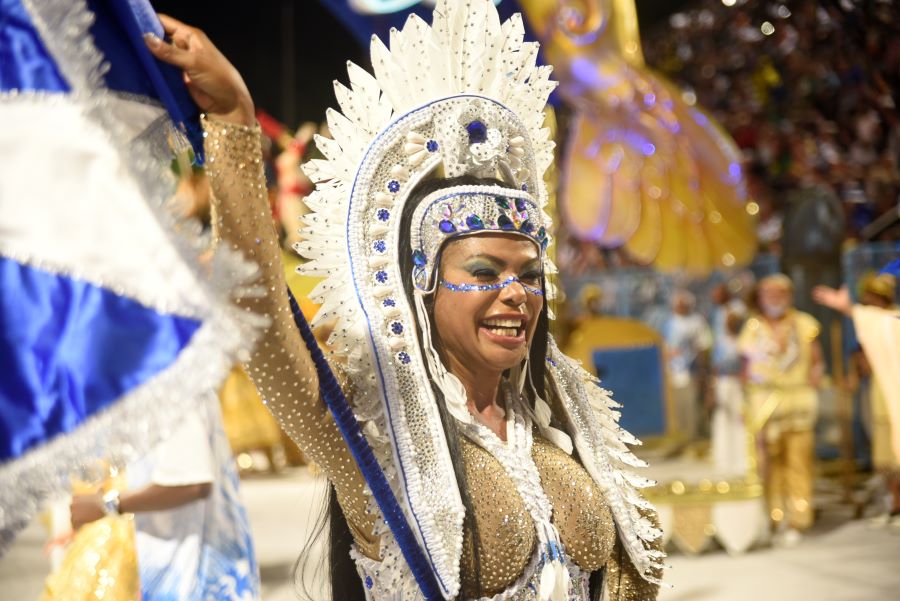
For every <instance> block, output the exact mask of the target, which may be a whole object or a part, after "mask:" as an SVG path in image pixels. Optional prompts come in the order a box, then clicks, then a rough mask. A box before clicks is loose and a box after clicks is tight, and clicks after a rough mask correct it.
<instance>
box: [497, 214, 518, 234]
mask: <svg viewBox="0 0 900 601" xmlns="http://www.w3.org/2000/svg"><path fill="white" fill-rule="evenodd" d="M497 225H498V226H499V227H500V229H501V230H514V229H516V224H515V223H513V222H512V219H510V218H509V217H507V216H506V215H504V214H503V213H500V216H499V217H497Z"/></svg>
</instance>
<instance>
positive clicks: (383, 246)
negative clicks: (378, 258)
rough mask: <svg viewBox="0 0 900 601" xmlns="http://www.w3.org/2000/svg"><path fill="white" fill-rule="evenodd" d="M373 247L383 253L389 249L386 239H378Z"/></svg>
mask: <svg viewBox="0 0 900 601" xmlns="http://www.w3.org/2000/svg"><path fill="white" fill-rule="evenodd" d="M372 248H374V249H375V251H376V252H380V253H383V252H384V251H386V250H387V243H386V242H385V241H384V240H376V241H375V242H373V243H372Z"/></svg>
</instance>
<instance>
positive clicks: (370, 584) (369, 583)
mask: <svg viewBox="0 0 900 601" xmlns="http://www.w3.org/2000/svg"><path fill="white" fill-rule="evenodd" d="M373 586H375V583H374V582H373V581H372V577H371V576H366V588H372V587H373Z"/></svg>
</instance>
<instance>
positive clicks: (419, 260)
mask: <svg viewBox="0 0 900 601" xmlns="http://www.w3.org/2000/svg"><path fill="white" fill-rule="evenodd" d="M413 263H415V265H416V267H425V264H426V263H428V258H427V257H426V256H425V253H423V252H422V251H421V250H418V249H416V250H414V251H413Z"/></svg>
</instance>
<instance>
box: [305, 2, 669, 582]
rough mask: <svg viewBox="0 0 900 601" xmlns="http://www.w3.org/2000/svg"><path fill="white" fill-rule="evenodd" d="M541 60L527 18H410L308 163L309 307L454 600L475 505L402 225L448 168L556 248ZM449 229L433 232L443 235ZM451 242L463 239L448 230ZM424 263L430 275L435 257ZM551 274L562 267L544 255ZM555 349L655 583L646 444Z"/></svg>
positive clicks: (572, 414) (565, 398)
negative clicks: (404, 264)
mask: <svg viewBox="0 0 900 601" xmlns="http://www.w3.org/2000/svg"><path fill="white" fill-rule="evenodd" d="M537 54H538V45H537V44H536V43H531V42H525V41H524V28H523V25H522V20H521V17H520V16H519V15H515V16H513V17H512V18H511V19H509V20H508V21H506V22H504V23H502V24H501V23H500V20H499V17H498V14H497V11H496V9H495V7H494V5H493V3H492V2H491V1H490V0H461V1H439V2H438V3H437V7H436V9H435V12H434V19H433V24H432V26H431V27H429V26H428V25H427V24H426V23H425V22H424V21H422V20H421V19H420V18H418V17H417V16H415V15H411V16H410V17H409V19H408V20H407V22H406V24H405V26H404V27H403V29H402V30H400V31H397V30H392V31H391V35H390V48H387V47H385V46H384V44H383V43H382V42H381V41H380V40H379V39H378V38H376V37H373V39H372V44H371V58H372V65H373V68H374V71H375V74H374V76H373V75H371V74H369V73H368V72H366V71H365V70H363V69H362V68H360V67H358V66H357V65H354V64H353V63H348V73H349V77H350V87H349V88H347V87H345V86H344V85H342V84H340V83H338V82H335V94H336V96H337V99H338V102H339V104H340V107H341V112H338V111H335V110H331V109H329V111H328V113H327V120H328V126H329V129H330V131H331V135H332V136H333V139H328V138H324V137H318V138H317V139H316V142H317V145H318V148H319V149H320V150H321V151H322V153H323V154H324V155H325V159H324V160H313V161H311V162H309V163H307V164H306V165H305V167H304V170H305V171H306V173H307V175H308V176H309V177H310V179H312V180H313V181H314V182H315V183H316V189H315V191H314V192H313V193H312V194H311V195H310V196H309V197H308V198H307V200H306V203H307V205H308V206H309V208H310V209H311V211H312V212H311V213H310V214H308V215H307V216H305V218H304V219H305V222H306V226H305V228H304V229H303V230H302V232H301V233H302V235H303V237H304V241H303V242H301V243H299V244H298V245H297V246H296V248H297V250H298V252H300V254H301V255H303V256H304V257H306V258H307V259H309V262H308V263H306V264H305V265H303V266H302V267H301V271H302V272H303V273H305V274H308V275H313V276H319V277H324V280H323V281H322V282H321V283H320V284H319V286H318V287H317V288H316V289H315V290H314V291H313V293H312V295H311V296H312V299H313V300H314V301H316V302H319V303H321V305H322V306H321V309H320V310H319V313H318V314H317V315H316V317H315V319H314V320H313V326H314V327H315V326H317V325H320V324H323V323H331V322H333V323H334V324H335V327H334V330H333V334H332V336H331V338H330V340H329V344H330V346H331V347H332V348H333V349H334V350H335V352H337V353H342V354H345V355H347V356H348V361H347V364H348V365H349V368H350V376H351V378H352V379H353V381H354V385H355V390H356V392H355V395H354V398H353V404H354V407H353V408H354V412H355V413H356V415H357V418H358V419H359V420H360V421H362V422H364V423H366V426H365V428H364V432H365V433H366V436H367V438H368V439H369V443H370V444H371V446H372V447H373V449H374V450H375V453H376V456H377V457H378V459H379V462H380V464H381V466H382V468H383V469H384V470H385V472H386V473H387V475H388V477H389V479H390V480H391V482H392V484H393V487H394V492H395V494H396V495H397V497H398V499H400V500H401V502H402V503H404V504H405V510H406V511H407V513H408V518H409V522H410V525H411V526H412V527H413V529H414V531H415V532H416V534H417V536H418V538H419V539H420V541H421V543H422V544H423V546H424V548H425V551H426V555H427V556H428V557H429V561H430V562H431V564H432V568H433V570H434V572H435V575H436V576H437V580H438V582H439V583H440V586H441V587H442V588H443V592H444V594H445V595H446V596H448V597H452V596H454V595H456V594H457V593H458V591H459V582H460V578H459V564H460V554H461V551H462V538H463V532H462V523H463V516H464V509H463V504H462V501H461V499H460V495H459V492H458V487H457V483H456V479H455V476H454V471H453V466H452V463H451V458H450V456H449V453H448V451H447V444H446V440H445V438H444V431H443V428H442V425H441V420H440V416H439V414H438V410H437V407H436V404H435V402H436V400H435V398H434V394H433V392H432V388H431V387H430V386H427V385H426V386H423V385H422V383H423V382H428V381H429V380H432V381H434V380H436V379H438V375H437V374H434V373H431V372H432V371H434V366H433V361H432V368H431V370H429V367H428V363H427V357H426V356H425V354H426V353H424V352H423V350H422V349H420V348H419V342H418V339H417V336H416V326H417V322H418V321H419V319H421V316H417V311H416V307H415V306H411V305H410V303H409V302H408V301H407V297H406V294H405V293H404V286H403V280H402V278H403V277H409V274H407V275H406V276H404V275H403V274H401V273H400V268H399V263H398V257H399V256H400V253H410V252H413V250H416V249H413V248H410V247H406V248H401V246H400V240H401V239H407V240H408V239H409V233H408V232H406V233H403V235H401V232H400V231H399V222H400V215H401V213H402V211H403V207H404V205H405V203H406V201H407V199H408V198H409V195H410V192H411V191H412V190H413V189H415V187H416V186H417V185H418V184H419V183H420V182H421V181H423V180H424V179H425V178H427V177H430V176H434V175H435V173H436V172H437V171H438V169H439V168H440V172H441V175H442V176H443V177H453V176H457V175H464V174H473V175H477V176H494V177H500V178H502V179H503V180H505V181H506V182H507V184H508V185H510V186H514V187H515V188H516V191H515V193H514V194H513V193H512V191H509V190H508V189H505V188H498V189H496V190H495V189H491V190H485V189H480V190H469V192H472V193H477V194H475V195H476V196H479V200H478V202H481V203H482V204H480V205H478V206H484V204H483V201H484V196H485V194H488V193H490V194H494V193H497V194H503V190H507V191H508V192H510V197H511V198H510V199H507V200H508V201H511V202H512V203H513V205H515V200H516V199H517V198H518V199H522V200H527V206H526V205H522V207H523V211H517V210H516V208H517V207H513V208H509V207H506V208H509V209H510V210H509V213H507V212H506V210H505V208H504V207H503V206H501V209H502V210H492V212H491V215H490V216H489V217H485V216H484V215H478V217H479V221H480V226H481V227H483V228H484V229H497V230H500V229H503V230H509V229H514V230H515V232H516V233H519V234H524V235H528V236H529V237H531V238H532V239H535V240H536V241H537V242H538V243H541V242H542V241H543V240H545V239H546V231H545V230H546V228H547V227H548V226H549V225H550V219H549V217H548V216H547V215H546V214H545V213H544V210H543V208H544V206H545V205H546V202H547V191H546V188H545V185H544V181H543V174H544V171H545V170H546V169H547V167H548V166H549V165H550V162H551V160H552V156H553V155H552V150H553V142H552V141H551V140H550V139H549V138H550V132H549V130H548V129H546V128H544V127H543V123H544V114H543V110H544V107H545V105H546V102H547V98H548V96H549V94H550V92H551V91H552V89H553V88H554V86H555V84H554V82H552V81H550V80H549V75H550V67H546V66H537V64H536V59H537ZM503 202H504V201H503V199H500V200H498V203H500V204H501V205H502V204H503ZM452 209H453V210H454V211H456V213H455V214H454V215H453V216H452V217H449V218H448V219H449V220H450V222H452V223H453V224H454V225H455V226H458V228H462V229H466V228H468V226H469V225H471V223H474V222H471V221H470V222H469V223H467V222H466V219H467V218H468V217H469V216H470V215H469V214H468V213H469V210H470V209H471V206H468V205H465V204H463V205H461V206H459V207H452ZM418 213H419V214H420V215H422V214H430V212H428V211H419V212H418ZM501 214H503V217H502V218H501V217H500V215H501ZM444 217H446V216H443V217H441V218H440V219H437V220H433V221H429V222H428V223H426V224H425V227H434V228H439V226H440V223H439V222H440V221H445V220H446V219H445V218H444ZM507 218H508V219H507ZM454 219H457V221H455V222H454V221H453V220H454ZM526 221H530V222H531V224H530V225H527V224H525V222H526ZM510 223H511V224H512V225H510ZM419 225H422V224H413V227H414V228H415V227H417V226H419ZM447 229H448V230H449V229H450V228H449V226H448V227H447ZM453 233H456V227H455V228H454V232H447V231H444V232H441V234H446V235H452V234H453ZM542 237H543V238H542ZM430 247H431V248H433V247H434V244H431V245H430ZM418 258H421V257H418ZM417 265H419V263H417ZM421 266H422V267H425V268H426V270H428V269H432V268H433V266H434V257H433V256H426V257H425V259H424V263H422V264H421ZM544 267H545V272H547V273H553V272H554V271H555V270H554V267H553V265H552V263H551V262H550V261H549V259H547V258H546V257H544ZM417 317H418V318H419V319H417ZM549 348H550V356H549V357H548V366H549V373H550V376H551V378H552V379H553V381H554V383H555V388H556V393H557V394H558V395H559V397H560V399H561V400H562V405H563V406H564V408H565V411H566V412H567V415H565V416H560V417H561V418H562V419H563V421H565V422H566V424H567V426H568V430H569V434H570V435H571V437H572V439H573V440H574V443H575V446H576V447H577V448H578V451H579V455H580V457H581V459H582V461H583V463H584V464H585V467H586V469H588V471H589V472H590V474H591V475H592V476H593V477H594V478H595V479H596V481H597V482H598V483H599V484H600V486H601V488H602V489H603V490H604V493H605V495H606V500H607V502H609V504H610V506H611V508H612V510H613V514H614V516H615V518H616V521H617V524H618V525H619V530H620V533H621V536H622V540H623V542H624V544H625V546H626V548H627V549H628V552H629V554H630V555H631V557H632V559H633V561H634V563H635V564H636V566H637V567H638V568H639V569H640V570H642V571H643V572H645V573H646V572H647V571H648V570H649V569H650V568H651V567H652V565H653V564H654V563H655V562H656V561H657V560H658V557H656V556H655V555H654V554H653V552H652V551H649V550H648V549H647V548H646V546H645V544H644V541H650V540H652V539H654V538H655V537H657V536H658V535H659V533H658V531H656V530H655V529H654V528H653V527H652V526H651V525H650V524H649V523H648V522H647V521H646V519H645V518H643V517H642V516H641V515H640V513H639V512H638V508H639V507H640V506H645V505H646V502H644V501H643V500H642V499H641V497H640V495H639V494H638V493H637V492H636V491H635V488H634V485H635V484H638V485H640V484H643V482H641V481H640V479H638V478H637V477H635V476H632V475H631V474H630V473H628V472H626V471H624V470H622V469H620V468H621V467H623V465H636V464H638V463H639V461H638V460H637V459H636V458H634V456H633V455H632V454H631V453H630V451H628V449H627V448H626V447H625V444H624V443H626V442H633V439H630V437H629V436H628V435H627V433H625V432H624V431H622V430H621V429H620V428H619V427H618V426H617V424H616V416H615V415H614V413H613V411H612V407H613V406H614V405H613V403H612V401H611V400H609V399H608V397H607V396H605V393H604V392H603V391H602V390H601V389H600V388H599V387H597V386H596V385H595V383H594V382H592V381H590V376H589V375H588V374H587V373H586V372H584V370H582V369H581V368H579V367H577V366H575V365H574V364H572V362H571V361H570V360H569V359H568V358H566V357H564V356H563V355H562V354H561V353H560V352H559V351H558V349H557V348H556V346H555V345H554V344H552V340H551V341H550V345H549ZM439 369H442V367H441V368H439ZM445 392H446V390H445ZM592 402H593V403H594V404H595V405H597V406H598V407H599V411H597V412H595V411H594V410H592V409H591V403H592Z"/></svg>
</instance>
